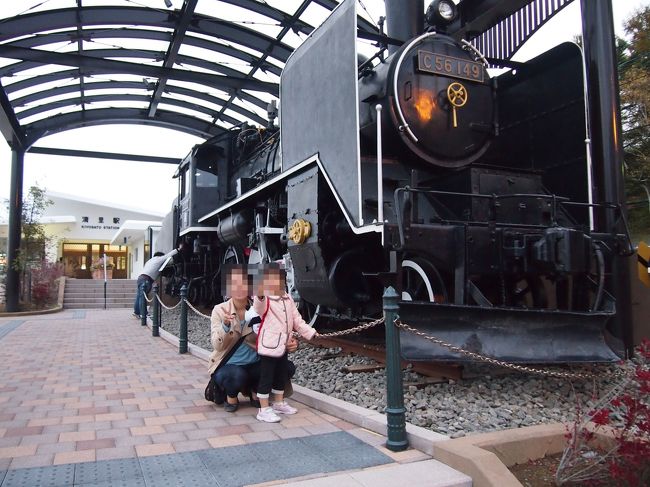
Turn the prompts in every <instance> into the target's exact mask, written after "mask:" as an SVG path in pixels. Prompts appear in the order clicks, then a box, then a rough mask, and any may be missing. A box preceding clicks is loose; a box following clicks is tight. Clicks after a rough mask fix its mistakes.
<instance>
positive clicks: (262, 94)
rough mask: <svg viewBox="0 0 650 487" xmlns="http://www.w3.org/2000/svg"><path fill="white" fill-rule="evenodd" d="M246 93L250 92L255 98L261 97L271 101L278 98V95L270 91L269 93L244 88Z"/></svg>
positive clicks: (263, 99)
mask: <svg viewBox="0 0 650 487" xmlns="http://www.w3.org/2000/svg"><path fill="white" fill-rule="evenodd" d="M242 91H243V92H244V93H248V94H249V95H251V96H254V97H255V98H259V99H260V100H262V101H264V102H266V103H269V102H270V101H271V100H277V99H278V98H277V97H276V96H273V95H271V94H270V93H267V92H265V91H255V90H242Z"/></svg>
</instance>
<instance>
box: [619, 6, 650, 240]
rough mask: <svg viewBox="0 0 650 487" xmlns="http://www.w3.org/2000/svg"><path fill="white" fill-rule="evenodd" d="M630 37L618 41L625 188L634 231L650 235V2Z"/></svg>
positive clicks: (629, 29)
mask: <svg viewBox="0 0 650 487" xmlns="http://www.w3.org/2000/svg"><path fill="white" fill-rule="evenodd" d="M625 30H626V33H627V34H628V36H629V38H630V40H629V41H625V40H620V39H619V42H618V45H617V48H618V54H619V76H620V84H621V111H622V119H623V147H624V150H625V188H626V193H627V201H628V208H629V219H630V227H631V230H632V234H633V235H634V236H636V237H637V238H644V237H647V236H648V235H650V123H649V120H648V110H650V6H646V7H644V8H643V9H641V10H640V11H638V12H636V13H635V14H634V15H633V16H632V17H631V18H630V19H629V20H628V21H627V22H626V26H625Z"/></svg>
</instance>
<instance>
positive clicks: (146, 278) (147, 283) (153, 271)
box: [133, 249, 178, 319]
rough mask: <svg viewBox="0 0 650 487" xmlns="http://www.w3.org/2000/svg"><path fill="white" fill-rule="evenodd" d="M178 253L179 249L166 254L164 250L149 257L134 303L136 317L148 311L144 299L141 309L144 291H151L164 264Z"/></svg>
mask: <svg viewBox="0 0 650 487" xmlns="http://www.w3.org/2000/svg"><path fill="white" fill-rule="evenodd" d="M176 254H178V249H174V250H172V251H171V252H168V253H166V254H163V253H162V252H156V253H155V254H153V257H152V258H151V259H149V260H148V261H147V262H146V264H145V265H144V267H143V269H142V274H140V275H139V276H138V282H137V289H136V293H135V303H133V316H135V317H136V318H138V319H139V318H140V317H141V316H142V313H146V312H147V304H146V303H145V302H144V300H142V305H143V308H144V309H140V302H141V300H140V296H141V295H142V292H143V291H144V293H145V294H149V291H151V286H152V285H153V283H154V281H155V280H156V279H158V276H159V275H160V271H161V267H162V266H163V264H165V263H166V262H167V260H168V259H169V260H171V258H172V257H174V256H175V255H176Z"/></svg>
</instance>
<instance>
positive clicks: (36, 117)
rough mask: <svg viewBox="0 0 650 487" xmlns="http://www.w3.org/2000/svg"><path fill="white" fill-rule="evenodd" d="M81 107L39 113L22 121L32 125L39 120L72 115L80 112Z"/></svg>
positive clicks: (58, 108) (57, 108) (73, 106)
mask: <svg viewBox="0 0 650 487" xmlns="http://www.w3.org/2000/svg"><path fill="white" fill-rule="evenodd" d="M78 111H79V107H78V106H77V105H71V106H68V107H56V108H53V109H52V110H48V111H46V112H42V113H38V114H36V115H32V116H31V117H27V118H24V119H22V120H21V121H20V123H21V124H23V125H25V124H30V123H34V122H38V121H39V120H45V119H46V118H52V117H56V116H57V115H64V114H66V113H72V112H78Z"/></svg>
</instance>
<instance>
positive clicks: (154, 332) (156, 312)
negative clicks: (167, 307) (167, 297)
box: [151, 283, 162, 337]
mask: <svg viewBox="0 0 650 487" xmlns="http://www.w3.org/2000/svg"><path fill="white" fill-rule="evenodd" d="M161 311H162V310H161V309H160V303H159V302H158V283H156V284H154V285H153V311H152V313H153V316H152V319H153V322H152V324H151V336H153V337H157V336H159V335H160V333H159V332H158V330H159V328H160V312H161Z"/></svg>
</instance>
